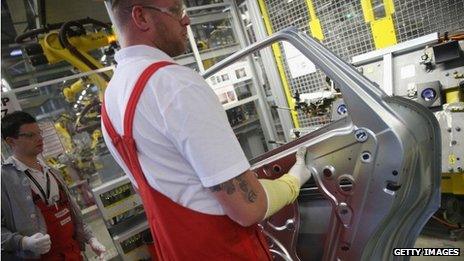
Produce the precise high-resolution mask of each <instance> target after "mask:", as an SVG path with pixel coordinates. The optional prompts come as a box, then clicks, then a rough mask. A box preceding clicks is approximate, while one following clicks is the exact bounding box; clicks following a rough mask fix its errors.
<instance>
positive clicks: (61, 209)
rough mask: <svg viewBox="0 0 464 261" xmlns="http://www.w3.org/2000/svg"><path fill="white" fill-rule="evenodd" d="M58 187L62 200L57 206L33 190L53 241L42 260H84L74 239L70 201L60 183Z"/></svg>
mask: <svg viewBox="0 0 464 261" xmlns="http://www.w3.org/2000/svg"><path fill="white" fill-rule="evenodd" d="M51 176H53V174H52V175H51ZM57 182H58V181H57ZM58 187H59V190H60V200H59V201H58V202H56V206H55V205H51V206H48V205H47V204H45V202H44V201H43V200H42V199H41V198H40V196H39V195H37V194H35V193H34V191H32V196H33V199H34V203H35V205H36V206H37V207H38V208H39V209H40V212H41V213H42V215H43V217H44V219H45V224H46V225H47V234H49V235H50V241H51V242H52V245H51V249H50V251H49V252H48V253H46V254H43V255H42V256H41V260H44V261H45V260H46V261H49V260H50V261H55V260H56V261H58V260H60V261H63V260H66V261H79V260H83V259H82V256H81V249H80V246H79V243H78V242H77V241H76V240H75V239H74V222H73V220H72V216H71V205H70V202H69V201H68V197H67V196H66V194H65V193H64V192H63V189H62V188H61V185H60V184H58Z"/></svg>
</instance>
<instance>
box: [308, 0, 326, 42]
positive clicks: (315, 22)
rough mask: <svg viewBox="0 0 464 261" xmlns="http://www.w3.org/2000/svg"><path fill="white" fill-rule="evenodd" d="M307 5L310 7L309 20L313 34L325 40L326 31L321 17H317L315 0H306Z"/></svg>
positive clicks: (320, 39)
mask: <svg viewBox="0 0 464 261" xmlns="http://www.w3.org/2000/svg"><path fill="white" fill-rule="evenodd" d="M306 6H307V7H308V12H309V18H310V20H311V21H309V29H310V30H311V35H312V36H313V37H314V38H316V39H318V40H319V41H322V40H324V33H322V27H321V22H320V20H319V18H317V15H316V10H315V9H314V4H313V1H312V0H306Z"/></svg>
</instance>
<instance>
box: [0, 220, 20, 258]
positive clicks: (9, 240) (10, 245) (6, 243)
mask: <svg viewBox="0 0 464 261" xmlns="http://www.w3.org/2000/svg"><path fill="white" fill-rule="evenodd" d="M23 237H24V236H23V235H20V234H18V233H13V232H11V231H10V230H8V229H7V228H6V227H3V226H2V251H7V252H15V251H20V250H22V247H21V240H22V239H23Z"/></svg>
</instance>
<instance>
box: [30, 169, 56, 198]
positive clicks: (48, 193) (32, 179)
mask: <svg viewBox="0 0 464 261" xmlns="http://www.w3.org/2000/svg"><path fill="white" fill-rule="evenodd" d="M24 173H26V175H27V177H28V178H29V179H30V180H31V181H32V182H33V183H34V184H35V186H36V187H37V189H39V191H40V194H42V196H43V198H44V199H45V203H47V204H48V199H49V198H50V174H49V173H48V171H46V172H45V174H46V175H47V194H45V191H44V190H43V188H42V186H40V184H39V182H37V180H36V179H35V178H34V177H32V175H31V173H30V172H29V170H25V171H24Z"/></svg>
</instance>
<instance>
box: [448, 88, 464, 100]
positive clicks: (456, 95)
mask: <svg viewBox="0 0 464 261" xmlns="http://www.w3.org/2000/svg"><path fill="white" fill-rule="evenodd" d="M445 97H446V103H453V102H460V101H464V98H463V97H464V94H463V93H462V92H461V91H460V90H459V89H458V88H453V89H448V90H445Z"/></svg>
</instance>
